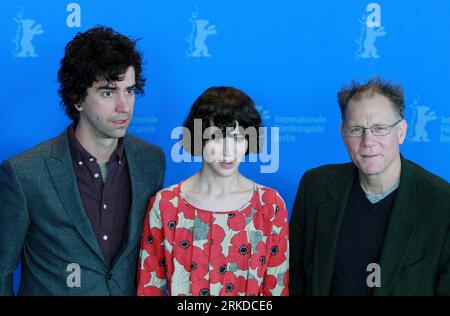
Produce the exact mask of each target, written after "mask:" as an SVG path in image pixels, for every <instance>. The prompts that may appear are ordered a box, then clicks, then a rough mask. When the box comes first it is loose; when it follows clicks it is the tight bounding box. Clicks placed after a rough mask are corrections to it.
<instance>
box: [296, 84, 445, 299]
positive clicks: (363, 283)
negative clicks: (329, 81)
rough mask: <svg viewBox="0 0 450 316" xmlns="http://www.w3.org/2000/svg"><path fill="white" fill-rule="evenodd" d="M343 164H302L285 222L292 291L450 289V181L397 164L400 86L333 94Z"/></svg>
mask: <svg viewBox="0 0 450 316" xmlns="http://www.w3.org/2000/svg"><path fill="white" fill-rule="evenodd" d="M338 101H339V106H340V109H341V113H342V125H341V134H342V138H343V140H344V144H345V146H346V147H347V150H348V153H349V156H350V158H351V160H352V163H347V164H340V165H327V166H322V167H319V168H316V169H312V170H309V171H308V172H306V173H305V175H304V176H303V177H302V180H301V182H300V186H299V189H298V193H297V197H296V200H295V204H294V208H293V212H292V219H291V235H290V236H291V250H290V274H291V279H290V293H291V295H338V296H344V295H357V296H370V295H450V231H449V227H450V184H449V183H448V182H447V181H445V180H443V179H441V178H439V177H438V176H436V175H433V174H431V173H430V172H428V171H426V170H425V169H423V168H422V167H420V166H419V165H417V164H415V163H413V162H411V161H409V160H406V159H405V158H404V157H403V156H402V155H401V154H400V150H399V147H400V145H401V144H402V143H403V142H404V140H405V136H406V131H407V124H406V121H405V120H404V118H403V112H404V100H403V92H402V89H401V88H400V87H399V86H395V85H392V84H390V83H389V82H386V81H384V80H382V79H379V78H374V79H371V80H369V81H368V82H367V83H364V84H359V83H355V82H352V83H351V84H350V85H348V86H346V87H344V88H343V89H342V90H341V91H339V93H338Z"/></svg>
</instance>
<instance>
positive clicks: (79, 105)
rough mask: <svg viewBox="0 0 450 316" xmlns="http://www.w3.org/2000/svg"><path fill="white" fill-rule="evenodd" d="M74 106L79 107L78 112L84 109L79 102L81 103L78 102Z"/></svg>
mask: <svg viewBox="0 0 450 316" xmlns="http://www.w3.org/2000/svg"><path fill="white" fill-rule="evenodd" d="M74 107H75V109H77V110H78V112H81V111H83V107H82V106H81V104H79V103H77V104H74Z"/></svg>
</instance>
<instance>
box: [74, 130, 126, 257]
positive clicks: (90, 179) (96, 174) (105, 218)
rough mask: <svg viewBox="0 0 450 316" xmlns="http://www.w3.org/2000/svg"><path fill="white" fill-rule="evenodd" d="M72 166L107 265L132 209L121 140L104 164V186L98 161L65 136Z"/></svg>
mask: <svg viewBox="0 0 450 316" xmlns="http://www.w3.org/2000/svg"><path fill="white" fill-rule="evenodd" d="M68 134H69V135H68V136H69V146H70V151H71V155H72V163H73V167H74V169H75V175H76V178H77V183H78V190H79V192H80V196H81V200H82V201H83V206H84V209H85V211H86V214H87V216H88V218H89V220H90V222H91V224H92V228H93V229H94V232H95V234H96V236H97V240H98V242H99V244H100V247H101V249H102V250H103V254H104V256H105V259H106V262H107V263H108V265H111V263H112V262H113V260H114V257H115V255H116V254H117V253H118V251H119V250H120V248H121V246H122V243H123V238H124V233H125V230H126V227H127V223H128V214H129V212H130V205H131V184H130V176H129V171H128V164H127V159H126V155H125V148H124V147H125V146H124V143H123V139H119V144H118V146H117V149H116V150H115V151H114V153H113V154H112V155H111V158H110V160H109V161H108V162H107V163H106V168H107V170H108V176H107V178H106V182H103V178H102V173H101V170H100V167H99V165H98V163H97V159H96V158H95V157H94V156H92V155H91V154H90V153H89V152H87V151H86V149H84V148H83V146H82V145H81V144H80V143H79V142H78V140H77V139H76V137H75V130H74V127H73V126H71V127H70V128H69V132H68Z"/></svg>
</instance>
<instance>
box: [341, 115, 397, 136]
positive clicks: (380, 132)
mask: <svg viewBox="0 0 450 316" xmlns="http://www.w3.org/2000/svg"><path fill="white" fill-rule="evenodd" d="M401 121H403V119H401V120H398V121H397V122H395V123H394V124H391V125H384V124H377V125H373V126H371V127H363V126H351V127H344V133H345V135H347V136H348V137H361V136H363V135H364V133H365V131H366V129H370V131H371V132H372V135H374V136H385V135H388V134H390V133H391V130H392V128H393V127H394V126H395V125H397V124H398V123H400V122H401Z"/></svg>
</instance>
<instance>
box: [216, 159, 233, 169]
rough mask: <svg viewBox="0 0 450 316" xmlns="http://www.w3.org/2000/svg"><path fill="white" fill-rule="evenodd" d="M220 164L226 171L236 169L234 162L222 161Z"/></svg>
mask: <svg viewBox="0 0 450 316" xmlns="http://www.w3.org/2000/svg"><path fill="white" fill-rule="evenodd" d="M219 164H220V165H221V166H222V167H223V168H225V169H231V168H233V167H234V161H228V162H227V161H220V162H219Z"/></svg>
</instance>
